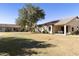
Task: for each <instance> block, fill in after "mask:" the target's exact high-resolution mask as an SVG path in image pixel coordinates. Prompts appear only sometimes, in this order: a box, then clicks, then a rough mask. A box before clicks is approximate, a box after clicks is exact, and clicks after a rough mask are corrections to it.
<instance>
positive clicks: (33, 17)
mask: <svg viewBox="0 0 79 59" xmlns="http://www.w3.org/2000/svg"><path fill="white" fill-rule="evenodd" d="M44 18H45V12H44V10H43V9H41V8H40V7H37V6H34V5H32V4H26V5H25V6H24V7H23V8H22V9H20V10H19V17H18V20H19V23H21V24H19V25H21V26H22V27H23V26H24V27H25V26H26V25H27V26H28V29H29V30H30V31H32V30H33V29H34V28H35V26H36V23H37V22H38V21H39V20H41V19H44ZM17 23H18V22H17ZM23 23H24V24H23Z"/></svg>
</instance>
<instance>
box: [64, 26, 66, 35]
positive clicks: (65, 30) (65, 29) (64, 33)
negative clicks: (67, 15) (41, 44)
mask: <svg viewBox="0 0 79 59" xmlns="http://www.w3.org/2000/svg"><path fill="white" fill-rule="evenodd" d="M64 35H66V25H64Z"/></svg>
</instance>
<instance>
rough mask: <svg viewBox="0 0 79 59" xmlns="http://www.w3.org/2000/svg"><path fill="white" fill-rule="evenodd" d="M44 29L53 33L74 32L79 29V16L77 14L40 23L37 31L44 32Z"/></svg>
mask: <svg viewBox="0 0 79 59" xmlns="http://www.w3.org/2000/svg"><path fill="white" fill-rule="evenodd" d="M44 30H46V31H47V32H48V33H51V34H52V33H57V34H58V33H59V34H65V35H66V34H71V33H72V32H74V31H77V30H79V17H78V16H75V17H69V18H64V19H60V20H55V21H51V22H47V23H44V24H40V25H38V26H37V28H36V31H40V32H43V31H44Z"/></svg>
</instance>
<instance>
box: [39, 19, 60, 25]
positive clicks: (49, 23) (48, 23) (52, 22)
mask: <svg viewBox="0 0 79 59" xmlns="http://www.w3.org/2000/svg"><path fill="white" fill-rule="evenodd" d="M58 21H59V20H55V21H51V22H47V23H44V24H39V25H38V26H41V25H52V24H55V23H57V22H58Z"/></svg>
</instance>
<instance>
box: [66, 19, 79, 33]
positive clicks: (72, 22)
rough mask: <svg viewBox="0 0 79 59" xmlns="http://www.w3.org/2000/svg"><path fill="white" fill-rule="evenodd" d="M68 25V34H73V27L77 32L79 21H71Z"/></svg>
mask: <svg viewBox="0 0 79 59" xmlns="http://www.w3.org/2000/svg"><path fill="white" fill-rule="evenodd" d="M66 25H68V26H69V27H68V32H72V27H73V28H74V31H77V29H78V28H77V27H79V19H74V20H72V21H70V22H69V23H67V24H66Z"/></svg>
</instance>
